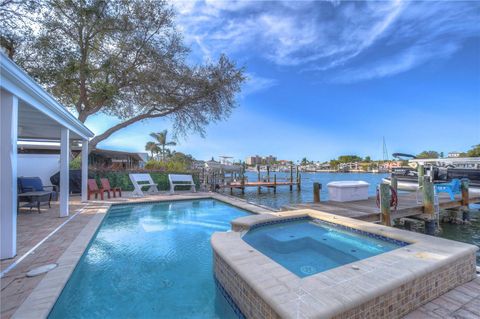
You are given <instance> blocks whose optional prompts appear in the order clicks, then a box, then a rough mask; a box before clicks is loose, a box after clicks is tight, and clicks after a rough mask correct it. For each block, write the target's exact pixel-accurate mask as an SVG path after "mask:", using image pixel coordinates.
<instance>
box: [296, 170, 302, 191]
mask: <svg viewBox="0 0 480 319" xmlns="http://www.w3.org/2000/svg"><path fill="white" fill-rule="evenodd" d="M301 185H302V175H301V174H298V177H297V190H298V191H300V190H301V189H302V187H301Z"/></svg>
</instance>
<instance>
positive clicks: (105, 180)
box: [100, 178, 122, 197]
mask: <svg viewBox="0 0 480 319" xmlns="http://www.w3.org/2000/svg"><path fill="white" fill-rule="evenodd" d="M100 183H102V188H103V189H104V190H105V191H112V193H113V197H117V196H116V195H115V192H118V197H122V189H121V188H120V187H111V186H110V181H109V180H108V178H100Z"/></svg>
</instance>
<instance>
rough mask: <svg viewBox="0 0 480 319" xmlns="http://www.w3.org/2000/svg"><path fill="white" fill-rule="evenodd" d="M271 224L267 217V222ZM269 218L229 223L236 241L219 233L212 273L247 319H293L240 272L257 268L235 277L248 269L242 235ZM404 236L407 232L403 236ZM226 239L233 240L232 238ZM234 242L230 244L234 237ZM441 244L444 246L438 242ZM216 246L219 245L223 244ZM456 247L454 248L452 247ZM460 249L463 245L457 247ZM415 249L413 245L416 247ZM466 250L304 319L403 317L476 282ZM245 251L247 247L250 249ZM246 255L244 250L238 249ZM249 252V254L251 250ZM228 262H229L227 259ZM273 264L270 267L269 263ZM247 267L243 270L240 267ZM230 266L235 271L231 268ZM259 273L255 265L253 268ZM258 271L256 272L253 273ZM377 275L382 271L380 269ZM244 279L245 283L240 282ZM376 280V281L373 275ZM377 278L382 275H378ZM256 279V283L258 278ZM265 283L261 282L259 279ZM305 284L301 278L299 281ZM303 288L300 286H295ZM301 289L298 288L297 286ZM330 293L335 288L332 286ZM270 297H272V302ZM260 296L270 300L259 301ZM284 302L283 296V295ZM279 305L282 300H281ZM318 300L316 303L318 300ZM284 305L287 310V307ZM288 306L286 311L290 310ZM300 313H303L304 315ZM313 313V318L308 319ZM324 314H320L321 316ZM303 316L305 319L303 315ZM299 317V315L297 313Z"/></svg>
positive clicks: (471, 253) (471, 256)
mask: <svg viewBox="0 0 480 319" xmlns="http://www.w3.org/2000/svg"><path fill="white" fill-rule="evenodd" d="M304 216H305V214H297V215H296V216H294V217H293V218H299V217H300V218H302V217H304ZM291 218H292V216H283V217H280V216H277V217H275V218H274V220H275V221H274V222H278V221H280V220H289V219H291ZM270 219H271V218H270ZM266 220H267V218H266V217H265V216H262V217H261V218H260V217H259V218H258V219H257V220H254V218H253V217H249V218H246V217H244V218H240V219H238V220H236V221H234V222H233V223H232V226H233V227H232V228H234V229H236V230H237V231H239V232H236V233H237V234H239V235H238V236H227V233H224V234H220V233H217V234H218V236H217V237H216V238H215V241H216V243H217V245H213V244H212V246H213V248H214V271H215V276H216V277H217V279H218V281H219V283H220V284H221V285H222V286H223V287H224V289H225V290H226V292H227V293H228V294H229V295H230V296H231V299H232V300H233V301H234V302H235V304H236V305H237V306H238V308H239V309H240V310H241V311H242V312H243V314H244V315H245V316H246V317H247V318H290V317H295V315H294V313H292V309H291V308H292V307H291V306H290V305H292V304H291V303H287V301H288V300H287V299H286V298H283V299H285V300H283V299H282V293H279V294H278V295H277V293H276V292H273V291H272V289H273V290H275V287H269V286H267V285H266V284H265V285H264V284H263V283H259V284H258V285H257V284H255V289H254V288H252V286H251V285H249V282H256V280H257V278H256V277H254V276H253V275H252V274H251V271H248V272H250V274H248V273H246V272H245V273H244V271H246V269H251V270H254V269H255V265H252V266H253V268H251V267H250V266H249V267H240V268H239V269H242V268H243V269H245V270H242V271H240V273H238V272H236V271H235V269H237V268H238V266H239V264H238V262H241V263H242V266H246V263H248V262H247V260H246V259H245V258H248V256H247V257H246V256H245V254H247V255H248V253H244V256H240V254H241V252H240V251H236V250H237V248H239V245H241V246H243V245H246V244H245V243H244V242H243V240H241V235H240V234H241V233H242V232H244V231H246V230H247V229H249V228H250V227H252V226H253V225H255V226H258V225H259V224H264V223H265V222H266ZM364 224H365V225H369V227H381V226H371V224H369V223H364ZM391 231H395V232H400V230H393V229H392V230H391ZM404 233H406V232H404ZM406 234H408V235H409V236H411V237H414V236H422V237H423V238H425V239H426V240H427V241H428V242H431V241H434V240H437V239H435V238H430V237H429V236H424V235H416V234H410V233H406ZM230 235H233V234H232V233H230ZM233 237H235V239H234V240H232V238H233ZM438 240H439V241H441V242H442V243H443V242H444V241H442V240H440V239H438ZM219 243H222V244H221V245H220V244H219ZM456 245H458V243H457V244H456ZM461 245H463V244H461ZM414 246H415V245H414ZM464 246H465V247H466V248H465V249H463V250H462V252H461V253H460V252H456V253H455V254H452V256H451V257H450V258H448V259H447V260H443V261H442V262H439V264H442V265H439V264H437V266H436V267H429V268H428V270H427V268H424V269H423V271H420V272H419V271H415V272H413V273H412V272H411V271H409V270H408V269H405V271H406V272H407V273H410V276H409V279H407V278H405V279H404V281H403V282H397V281H395V280H393V281H392V282H391V288H389V289H384V290H383V292H381V291H379V292H378V293H372V294H368V295H365V296H364V297H362V298H361V299H357V301H356V302H354V303H351V304H349V305H345V304H344V305H343V306H342V308H343V309H337V310H334V311H333V312H330V310H328V313H330V315H328V316H325V315H323V316H322V315H320V316H318V314H319V312H317V311H316V310H314V309H313V308H316V309H319V307H322V306H320V305H319V304H316V305H315V306H312V309H311V311H312V312H310V310H306V311H305V314H306V313H309V314H308V315H306V316H305V317H308V318H335V319H338V318H402V317H403V316H405V315H406V314H408V313H409V312H411V311H413V310H415V309H416V308H418V307H420V306H421V305H423V304H425V303H427V302H428V301H431V300H433V299H435V298H437V297H439V296H441V295H443V294H444V293H446V292H447V291H449V290H451V289H453V288H455V287H457V286H459V285H461V284H463V283H466V282H468V281H470V280H473V279H475V277H476V258H475V256H476V255H475V250H474V249H472V248H473V246H472V247H469V248H468V247H467V246H470V245H464ZM248 247H249V246H248ZM239 250H245V249H239ZM250 251H251V250H250ZM224 258H227V259H228V260H225V259H224ZM272 263H274V262H273V261H272ZM243 264H245V265H243ZM232 265H234V266H235V267H234V268H235V269H234V268H232ZM256 266H257V268H258V264H257V265H256ZM257 270H258V269H257ZM378 271H381V269H378ZM244 276H247V277H248V279H245V278H242V277H244ZM261 277H263V276H261ZM373 277H375V276H373ZM380 277H381V276H380ZM259 279H260V278H259ZM260 280H264V279H260ZM302 280H305V279H300V281H302ZM301 285H302V284H301V283H300V284H299V286H301ZM297 288H299V287H297ZM331 289H335V287H332V288H331ZM272 295H275V296H274V297H273V298H271V297H272ZM262 296H268V297H265V298H263V297H262ZM283 297H286V296H283ZM282 300H283V301H282ZM310 300H312V301H311V302H307V303H304V304H303V306H302V307H308V308H309V307H310V306H311V304H312V303H313V304H315V302H314V301H313V300H315V299H310ZM317 300H319V299H317ZM287 304H288V305H289V306H287ZM289 307H290V308H289ZM300 312H302V313H303V311H302V310H300ZM313 313H317V315H312V314H313ZM320 313H323V311H320ZM305 314H304V315H305ZM297 315H298V314H297Z"/></svg>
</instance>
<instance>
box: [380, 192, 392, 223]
mask: <svg viewBox="0 0 480 319" xmlns="http://www.w3.org/2000/svg"><path fill="white" fill-rule="evenodd" d="M391 196H392V195H391V194H390V185H388V184H386V183H382V184H380V213H381V215H382V222H383V224H384V225H385V226H392V219H391V214H390V213H391V212H390V201H391Z"/></svg>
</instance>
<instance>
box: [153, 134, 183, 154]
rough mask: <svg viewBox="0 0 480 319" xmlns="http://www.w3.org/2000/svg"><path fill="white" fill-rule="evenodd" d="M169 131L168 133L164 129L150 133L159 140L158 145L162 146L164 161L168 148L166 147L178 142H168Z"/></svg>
mask: <svg viewBox="0 0 480 319" xmlns="http://www.w3.org/2000/svg"><path fill="white" fill-rule="evenodd" d="M167 133H168V131H167V130H163V131H161V132H158V133H150V136H151V137H153V138H154V139H155V140H156V141H157V143H156V145H158V146H159V147H161V153H162V161H163V160H165V149H166V147H167V146H175V145H177V143H175V142H173V141H170V142H167Z"/></svg>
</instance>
